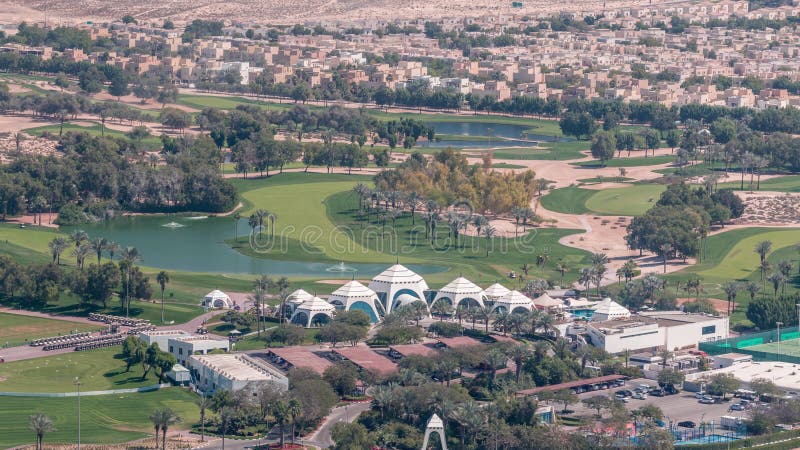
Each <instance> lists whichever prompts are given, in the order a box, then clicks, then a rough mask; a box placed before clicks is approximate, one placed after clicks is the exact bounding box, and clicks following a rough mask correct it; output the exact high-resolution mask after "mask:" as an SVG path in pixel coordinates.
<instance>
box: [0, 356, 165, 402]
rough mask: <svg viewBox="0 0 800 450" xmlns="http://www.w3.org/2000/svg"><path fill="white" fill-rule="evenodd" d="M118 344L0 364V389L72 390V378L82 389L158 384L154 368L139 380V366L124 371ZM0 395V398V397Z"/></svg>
mask: <svg viewBox="0 0 800 450" xmlns="http://www.w3.org/2000/svg"><path fill="white" fill-rule="evenodd" d="M121 349H122V347H121V346H115V347H108V348H104V349H99V350H89V351H85V352H72V353H63V354H60V355H53V356H47V357H44V358H36V359H27V360H23V361H14V362H8V363H5V364H0V379H3V381H0V392H3V391H4V392H72V391H74V390H75V386H74V385H73V384H72V383H73V380H74V379H75V377H80V380H81V383H83V386H82V387H81V390H84V391H103V390H108V389H129V388H138V387H142V386H152V385H154V384H158V379H157V377H156V374H155V372H154V370H151V371H150V373H149V374H148V376H147V378H146V379H145V380H142V367H141V365H136V366H133V367H131V370H130V372H125V362H124V361H123V360H122V359H118V358H117V355H118V353H119V352H120V351H121ZM0 398H2V397H0Z"/></svg>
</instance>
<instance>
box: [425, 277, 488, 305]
mask: <svg viewBox="0 0 800 450" xmlns="http://www.w3.org/2000/svg"><path fill="white" fill-rule="evenodd" d="M485 301H486V296H485V295H484V293H483V289H481V288H480V286H478V285H476V284H475V283H473V282H471V281H469V280H468V279H466V278H464V277H458V278H456V279H455V280H453V281H451V282H449V283H447V285H445V287H443V288H441V289H440V290H439V292H437V293H436V297H434V299H433V301H432V302H431V308H433V305H435V304H436V303H437V302H447V303H448V304H449V305H450V307H451V308H458V307H459V306H461V307H465V308H473V307H477V306H480V307H483V306H484V304H485Z"/></svg>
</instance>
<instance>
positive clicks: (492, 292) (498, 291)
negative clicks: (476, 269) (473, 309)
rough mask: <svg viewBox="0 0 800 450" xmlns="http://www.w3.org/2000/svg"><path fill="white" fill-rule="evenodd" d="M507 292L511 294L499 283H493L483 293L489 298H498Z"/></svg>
mask: <svg viewBox="0 0 800 450" xmlns="http://www.w3.org/2000/svg"><path fill="white" fill-rule="evenodd" d="M509 292H511V290H509V289H508V288H507V287H505V286H503V285H502V284H500V283H495V284H493V285H491V286H489V287H488V288H486V289H485V290H484V291H483V293H484V294H485V295H486V296H487V297H490V298H500V297H502V296H504V295H506V294H508V293H509Z"/></svg>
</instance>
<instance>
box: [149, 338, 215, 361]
mask: <svg viewBox="0 0 800 450" xmlns="http://www.w3.org/2000/svg"><path fill="white" fill-rule="evenodd" d="M167 345H168V346H169V352H170V353H172V354H173V355H174V356H175V358H176V359H177V360H178V362H179V363H181V364H183V365H184V366H185V365H187V361H188V360H189V357H190V356H192V355H207V354H208V353H209V352H211V351H214V350H223V351H226V352H227V351H228V350H229V348H230V343H229V342H228V340H227V339H214V338H212V337H210V336H207V335H206V336H182V337H175V338H170V339H169V341H168V344H167ZM162 350H165V349H164V348H162Z"/></svg>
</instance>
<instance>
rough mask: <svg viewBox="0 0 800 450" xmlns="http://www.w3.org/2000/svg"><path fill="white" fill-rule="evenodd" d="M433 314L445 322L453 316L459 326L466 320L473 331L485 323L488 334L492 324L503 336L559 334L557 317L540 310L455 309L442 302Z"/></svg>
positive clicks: (487, 307)
mask: <svg viewBox="0 0 800 450" xmlns="http://www.w3.org/2000/svg"><path fill="white" fill-rule="evenodd" d="M431 314H433V315H434V316H439V320H443V319H444V317H445V316H447V315H452V317H453V318H455V319H456V320H458V323H459V325H461V324H462V323H463V321H464V320H466V321H469V322H471V323H472V328H473V329H474V328H475V323H476V322H483V325H484V330H485V331H486V332H487V333H488V332H489V324H490V323H492V324H493V327H494V328H495V329H496V330H499V331H502V332H503V334H507V333H508V332H509V331H511V332H514V333H517V334H522V333H529V334H531V335H537V334H539V332H540V331H541V335H542V336H553V335H555V334H556V333H557V330H556V328H555V327H554V325H553V324H554V323H555V317H554V316H553V315H552V314H550V313H548V312H544V311H540V310H538V309H533V310H531V311H525V312H524V313H523V312H511V311H507V310H505V309H502V308H498V309H494V308H493V307H492V306H457V307H456V308H453V307H452V305H450V304H449V303H448V302H445V301H440V302H436V303H434V304H433V307H432V308H431Z"/></svg>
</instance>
